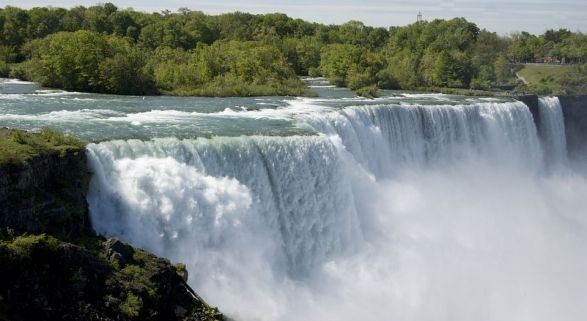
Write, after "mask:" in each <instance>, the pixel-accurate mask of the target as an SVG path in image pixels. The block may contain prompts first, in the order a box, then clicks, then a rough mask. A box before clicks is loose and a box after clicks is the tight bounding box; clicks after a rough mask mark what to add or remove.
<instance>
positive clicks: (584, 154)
mask: <svg viewBox="0 0 587 321" xmlns="http://www.w3.org/2000/svg"><path fill="white" fill-rule="evenodd" d="M559 99H560V102H561V106H562V108H563V116H564V119H565V135H566V137H567V148H568V150H569V157H570V158H571V159H575V160H579V161H581V160H587V95H582V96H560V97H559Z"/></svg>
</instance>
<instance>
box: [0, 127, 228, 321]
mask: <svg viewBox="0 0 587 321" xmlns="http://www.w3.org/2000/svg"><path fill="white" fill-rule="evenodd" d="M0 156H1V158H0V159H2V162H1V163H0V209H1V211H0V261H1V262H2V264H1V265H0V320H75V321H78V320H79V321H82V320H84V321H85V320H205V321H212V320H223V319H224V318H223V316H222V314H220V313H219V312H218V310H217V309H215V308H212V307H210V306H209V305H208V304H206V303H205V302H204V301H203V300H202V299H201V298H200V297H199V296H198V295H197V294H196V293H195V292H194V291H193V290H192V289H191V288H190V287H189V286H188V285H187V283H186V282H187V271H186V270H185V266H184V265H182V264H177V265H173V264H171V263H170V262H169V261H168V260H166V259H162V258H158V257H156V256H154V255H152V254H150V253H148V252H145V251H143V250H141V249H138V248H134V247H132V246H130V245H128V244H126V243H124V242H121V241H119V240H115V239H105V238H103V237H100V236H97V235H96V234H95V233H94V232H93V230H92V227H91V225H90V218H89V214H88V204H87V201H86V195H87V191H88V184H89V181H90V178H91V173H90V171H89V169H88V167H87V159H86V154H85V144H83V142H81V141H79V140H77V139H75V138H72V137H68V136H64V135H61V134H59V133H57V132H55V131H52V130H43V131H42V132H41V133H28V132H24V131H21V130H14V129H2V130H1V131H0Z"/></svg>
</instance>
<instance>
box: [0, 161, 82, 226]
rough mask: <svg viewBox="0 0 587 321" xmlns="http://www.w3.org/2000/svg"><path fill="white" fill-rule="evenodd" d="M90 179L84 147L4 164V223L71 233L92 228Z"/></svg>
mask: <svg viewBox="0 0 587 321" xmlns="http://www.w3.org/2000/svg"><path fill="white" fill-rule="evenodd" d="M89 179H90V172H89V169H88V167H87V162H86V154H85V151H84V150H77V151H71V152H68V153H66V154H65V155H59V154H56V153H55V154H48V155H41V156H39V157H35V158H33V159H31V160H30V161H29V162H28V163H27V164H26V165H7V166H2V167H0V226H4V227H9V228H11V229H13V230H14V231H15V232H16V233H24V232H27V233H51V234H61V235H68V236H75V235H81V234H83V233H86V232H88V231H90V230H91V228H90V221H89V215H88V207H87V202H86V195H87V191H88V182H89Z"/></svg>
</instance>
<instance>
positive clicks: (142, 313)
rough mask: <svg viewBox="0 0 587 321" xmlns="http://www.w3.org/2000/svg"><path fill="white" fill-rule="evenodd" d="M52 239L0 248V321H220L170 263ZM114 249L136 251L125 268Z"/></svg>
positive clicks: (10, 242)
mask: <svg viewBox="0 0 587 321" xmlns="http://www.w3.org/2000/svg"><path fill="white" fill-rule="evenodd" d="M83 243H84V244H83V245H81V244H79V245H76V244H73V243H70V242H65V241H61V240H58V239H56V238H54V237H51V236H47V235H36V236H20V237H11V236H6V235H4V236H3V240H2V241H0V261H1V262H2V264H0V320H4V319H8V320H64V321H66V320H71V321H78V320H79V321H82V320H84V321H85V320H104V321H108V320H161V321H174V320H206V321H211V320H222V319H223V317H222V315H221V314H220V313H219V312H218V310H217V309H215V308H211V307H210V306H208V305H207V304H206V303H205V302H204V301H203V300H201V298H199V297H198V296H197V295H195V293H194V291H193V290H192V289H191V288H190V287H189V286H188V285H187V284H186V283H185V281H184V280H183V278H182V277H181V276H180V275H179V274H178V273H177V271H176V269H175V267H174V266H173V265H171V264H170V263H169V261H167V260H165V259H162V258H158V257H156V256H154V255H152V254H149V253H147V252H144V251H142V250H138V249H133V248H132V247H131V246H130V245H128V244H125V243H123V242H121V241H119V240H104V239H99V238H93V239H85V240H83ZM112 244H117V246H122V247H124V248H127V249H132V253H133V254H132V256H131V257H129V258H127V259H128V261H127V263H126V265H125V266H124V267H121V266H120V265H118V262H117V261H116V260H114V259H110V258H108V252H109V251H110V250H111V249H112Z"/></svg>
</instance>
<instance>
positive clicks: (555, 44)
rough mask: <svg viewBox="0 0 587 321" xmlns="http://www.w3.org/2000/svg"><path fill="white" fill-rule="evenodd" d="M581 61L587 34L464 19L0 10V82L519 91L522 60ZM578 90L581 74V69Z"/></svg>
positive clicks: (231, 91) (194, 91)
mask: <svg viewBox="0 0 587 321" xmlns="http://www.w3.org/2000/svg"><path fill="white" fill-rule="evenodd" d="M535 61H546V62H557V63H585V62H586V61H587V35H585V34H582V33H579V32H570V31H568V30H565V29H560V30H548V31H547V32H545V33H544V34H543V35H539V36H535V35H531V34H528V33H525V32H523V33H518V34H512V35H510V36H499V35H497V34H496V33H493V32H490V31H487V30H480V29H479V28H478V27H477V26H476V25H475V24H474V23H472V22H469V21H467V20H465V19H463V18H455V19H452V20H439V19H437V20H433V21H421V22H416V23H413V24H411V25H408V26H405V27H391V28H376V27H370V26H366V25H364V24H363V23H361V22H359V21H350V22H347V23H345V24H342V25H324V24H318V23H311V22H307V21H304V20H301V19H293V18H290V17H288V16H286V15H284V14H279V13H275V14H264V15H253V14H248V13H242V12H235V13H229V14H221V15H206V14H204V13H202V12H200V11H191V10H188V9H180V10H179V11H178V12H174V13H172V12H169V11H163V12H159V13H145V12H139V11H135V10H132V9H119V8H117V7H116V6H115V5H113V4H111V3H106V4H102V5H96V6H91V7H82V6H78V7H75V8H72V9H62V8H48V7H39V8H32V9H30V10H24V9H20V8H16V7H10V6H7V7H4V8H3V9H0V76H12V77H17V78H22V79H28V80H33V81H36V82H39V83H41V84H42V85H45V86H48V87H56V88H63V89H68V90H79V91H89V92H101V93H116V94H141V95H143V94H159V93H163V94H175V95H198V96H248V95H311V92H310V91H309V90H308V89H307V88H306V87H305V86H304V84H303V82H301V81H300V80H299V78H298V76H305V75H310V76H324V77H327V78H328V79H329V80H330V81H331V82H332V83H333V84H336V85H338V86H347V87H349V88H351V89H353V90H360V91H361V92H366V93H371V94H373V93H375V94H376V90H377V89H378V88H383V89H432V88H472V89H484V90H488V89H492V88H496V87H504V86H512V85H513V84H514V83H515V80H514V77H513V74H514V72H515V64H516V63H520V62H535ZM576 70H577V76H576V77H575V78H576V79H572V81H569V82H568V83H569V84H570V86H572V84H573V83H581V81H582V79H583V78H581V77H584V71H585V68H584V67H578V68H576Z"/></svg>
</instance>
